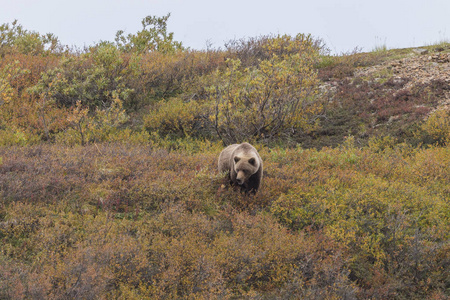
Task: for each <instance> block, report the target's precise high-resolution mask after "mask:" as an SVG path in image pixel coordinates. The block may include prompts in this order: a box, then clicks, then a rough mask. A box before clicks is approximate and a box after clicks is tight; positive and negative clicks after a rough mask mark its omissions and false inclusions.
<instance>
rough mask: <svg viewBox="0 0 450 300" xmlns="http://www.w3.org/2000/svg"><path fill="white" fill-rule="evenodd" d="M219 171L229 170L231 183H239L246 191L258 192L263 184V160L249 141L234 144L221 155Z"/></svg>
mask: <svg viewBox="0 0 450 300" xmlns="http://www.w3.org/2000/svg"><path fill="white" fill-rule="evenodd" d="M218 167H219V172H228V174H229V178H230V183H231V184H232V185H236V184H237V185H239V186H240V187H241V190H242V191H245V192H246V193H248V192H251V193H253V194H254V193H256V192H257V191H258V189H259V187H260V185H261V179H262V176H263V162H262V159H261V157H260V156H259V153H258V151H257V150H256V149H255V147H253V146H252V145H250V144H249V143H242V144H233V145H230V146H228V147H226V148H225V149H223V150H222V152H221V153H220V155H219V162H218Z"/></svg>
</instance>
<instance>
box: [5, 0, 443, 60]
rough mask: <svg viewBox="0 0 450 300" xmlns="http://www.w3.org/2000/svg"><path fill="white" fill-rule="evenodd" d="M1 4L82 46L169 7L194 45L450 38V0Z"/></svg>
mask: <svg viewBox="0 0 450 300" xmlns="http://www.w3.org/2000/svg"><path fill="white" fill-rule="evenodd" d="M0 8H1V9H0V24H3V23H11V22H12V21H14V20H15V19H17V20H18V21H19V24H21V25H22V26H23V27H24V28H25V29H28V30H32V31H37V32H39V33H41V34H44V33H49V32H50V33H53V34H55V35H56V36H57V37H58V38H59V39H60V41H61V42H62V44H64V45H76V46H79V47H83V46H89V45H93V44H95V43H96V42H98V41H100V40H107V41H113V40H114V37H115V34H116V32H117V31H118V30H124V31H125V33H127V34H128V33H136V32H137V31H138V30H140V29H141V28H142V25H141V21H142V19H143V18H144V17H146V16H149V15H152V16H163V15H166V14H167V13H169V12H170V13H171V17H170V19H169V21H168V30H169V31H170V32H174V35H175V39H176V40H177V41H181V42H182V43H183V45H184V46H187V47H191V48H193V49H204V48H205V47H206V44H207V41H210V42H211V43H212V45H213V47H215V48H218V47H223V45H224V42H225V41H228V40H230V39H234V38H236V39H239V38H245V37H256V36H260V35H266V34H270V33H274V34H278V33H280V34H285V33H286V34H290V35H295V34H297V33H310V34H312V35H313V36H315V37H319V38H322V39H323V40H324V41H325V43H326V45H327V46H328V47H329V48H330V49H331V50H332V51H333V52H334V53H338V54H340V53H343V52H348V51H351V50H353V49H354V48H355V47H359V48H361V49H362V50H363V51H371V50H373V49H374V48H375V47H379V46H383V45H386V46H387V47H388V48H404V47H418V46H422V45H427V44H434V43H437V42H441V41H450V17H449V16H450V0H389V1H387V0H370V1H369V0H367V1H366V0H307V1H303V0H298V1H294V0H273V1H265V0H258V1H256V0H248V1H246V0H239V1H238V0H227V1H214V0H146V1H144V0H126V1H124V0H72V1H65V0H0Z"/></svg>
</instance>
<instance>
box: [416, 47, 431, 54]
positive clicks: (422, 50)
mask: <svg viewBox="0 0 450 300" xmlns="http://www.w3.org/2000/svg"><path fill="white" fill-rule="evenodd" d="M413 51H414V52H415V53H417V54H420V55H424V54H428V50H427V49H423V48H415V49H413Z"/></svg>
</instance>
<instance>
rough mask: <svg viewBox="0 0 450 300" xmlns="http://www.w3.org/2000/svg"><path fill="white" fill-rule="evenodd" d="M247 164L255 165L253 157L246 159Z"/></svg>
mask: <svg viewBox="0 0 450 300" xmlns="http://www.w3.org/2000/svg"><path fill="white" fill-rule="evenodd" d="M248 162H249V164H251V165H252V166H254V165H255V159H254V158H253V157H252V158H250V159H249V160H248Z"/></svg>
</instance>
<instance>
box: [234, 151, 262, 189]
mask: <svg viewBox="0 0 450 300" xmlns="http://www.w3.org/2000/svg"><path fill="white" fill-rule="evenodd" d="M233 161H234V166H233V167H234V172H236V183H237V184H239V185H243V184H245V183H246V182H248V181H249V178H250V176H252V175H253V174H255V173H256V172H257V171H258V169H259V161H258V160H257V159H256V158H255V157H253V156H244V155H243V156H241V157H240V156H235V157H234V158H233Z"/></svg>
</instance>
